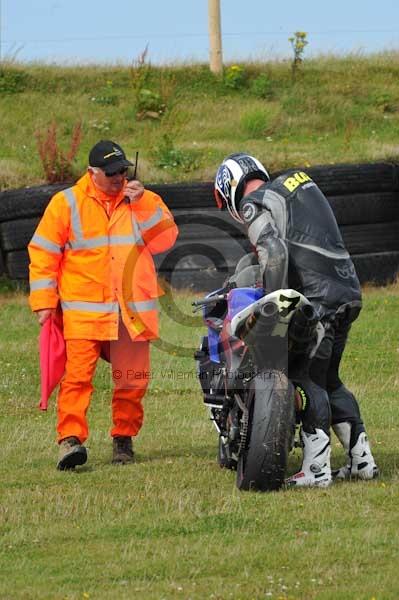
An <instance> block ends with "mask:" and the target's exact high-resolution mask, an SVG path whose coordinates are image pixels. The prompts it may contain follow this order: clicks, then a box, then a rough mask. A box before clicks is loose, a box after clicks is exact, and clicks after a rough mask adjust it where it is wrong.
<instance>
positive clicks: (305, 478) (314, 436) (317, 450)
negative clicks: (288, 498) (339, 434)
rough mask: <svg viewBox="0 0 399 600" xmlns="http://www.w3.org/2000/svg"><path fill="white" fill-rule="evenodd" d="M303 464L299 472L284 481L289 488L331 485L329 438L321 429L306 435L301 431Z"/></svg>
mask: <svg viewBox="0 0 399 600" xmlns="http://www.w3.org/2000/svg"><path fill="white" fill-rule="evenodd" d="M301 442H302V446H303V462H302V467H301V470H300V471H299V472H298V473H296V474H295V475H292V476H291V477H289V478H288V479H286V480H285V483H286V485H287V486H289V487H293V486H295V487H300V486H308V487H328V486H329V485H330V484H331V483H332V478H331V467H330V455H331V445H330V438H329V436H328V435H327V434H326V433H325V432H324V431H323V430H322V429H315V432H314V433H306V431H304V430H303V429H301Z"/></svg>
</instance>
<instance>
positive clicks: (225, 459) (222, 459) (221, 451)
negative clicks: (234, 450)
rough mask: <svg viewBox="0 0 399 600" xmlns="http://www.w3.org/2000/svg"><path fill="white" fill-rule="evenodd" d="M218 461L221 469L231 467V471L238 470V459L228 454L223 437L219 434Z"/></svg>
mask: <svg viewBox="0 0 399 600" xmlns="http://www.w3.org/2000/svg"><path fill="white" fill-rule="evenodd" d="M218 463H219V467H220V468H221V469H230V470H231V471H236V470H237V461H236V460H234V458H231V457H229V456H228V453H227V452H226V447H225V444H223V441H222V438H221V436H220V435H219V447H218Z"/></svg>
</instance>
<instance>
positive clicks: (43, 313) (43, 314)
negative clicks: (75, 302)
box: [35, 308, 57, 327]
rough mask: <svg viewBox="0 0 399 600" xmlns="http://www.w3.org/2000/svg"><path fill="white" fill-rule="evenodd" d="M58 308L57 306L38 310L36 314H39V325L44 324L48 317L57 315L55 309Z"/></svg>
mask: <svg viewBox="0 0 399 600" xmlns="http://www.w3.org/2000/svg"><path fill="white" fill-rule="evenodd" d="M56 310H57V309H55V308H43V309H42V310H36V311H35V314H36V316H37V319H38V321H39V325H40V327H41V326H42V325H44V323H45V322H46V321H47V319H49V318H50V316H51V315H53V316H54V315H55V311H56Z"/></svg>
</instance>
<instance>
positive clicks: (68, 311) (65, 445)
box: [29, 140, 178, 470]
mask: <svg viewBox="0 0 399 600" xmlns="http://www.w3.org/2000/svg"><path fill="white" fill-rule="evenodd" d="M89 165H90V166H89V168H88V172H87V173H86V174H85V175H84V176H83V177H82V178H81V179H79V181H78V182H77V183H76V185H74V186H73V187H71V188H68V189H66V190H63V191H62V192H59V193H57V194H56V195H55V196H53V198H52V199H51V201H50V203H49V205H48V206H47V209H46V211H45V213H44V215H43V217H42V219H41V221H40V223H39V225H38V227H37V229H36V231H35V234H34V236H33V238H32V240H31V242H30V244H29V255H30V306H31V308H32V310H33V311H35V312H36V313H37V315H38V318H39V322H40V323H41V324H43V322H44V321H45V320H46V319H47V318H52V316H53V314H54V313H55V311H56V309H57V307H58V309H59V307H61V309H62V314H63V326H64V338H65V343H66V353H67V361H66V370H65V375H64V377H63V379H62V381H61V385H60V391H59V395H58V423H57V432H58V442H59V444H60V456H59V460H58V464H57V466H58V468H59V469H61V470H65V469H70V468H74V467H75V466H77V465H80V464H84V463H85V462H86V460H87V452H86V448H85V447H84V445H83V443H84V441H85V440H86V439H87V436H88V426H87V419H86V412H87V409H88V407H89V404H90V398H91V394H92V391H93V385H92V379H93V376H94V371H95V367H96V363H97V360H98V358H99V357H100V355H101V354H104V353H105V354H108V358H109V360H110V362H111V364H112V371H113V378H114V391H113V397H112V418H113V428H112V430H111V436H112V438H113V462H117V463H126V462H130V461H132V460H133V447H132V437H133V436H136V435H137V433H138V432H139V430H140V428H141V425H142V422H143V407H142V398H143V396H144V394H145V391H146V388H147V385H148V379H149V369H150V364H149V341H150V340H153V339H156V338H157V337H158V310H157V298H158V296H160V295H161V294H162V290H161V289H160V288H159V286H158V284H157V276H156V271H155V267H154V262H153V259H152V255H153V254H157V253H159V252H164V251H165V250H167V249H169V248H170V247H172V246H173V244H174V242H175V240H176V237H177V233H178V231H177V227H176V225H175V223H174V221H173V217H172V215H171V213H170V212H169V210H168V208H167V207H166V205H165V204H164V203H163V201H162V199H161V198H160V197H159V196H157V195H156V194H154V193H153V192H151V191H148V190H145V189H144V188H143V186H142V184H141V183H140V182H138V181H130V182H128V181H127V179H126V174H127V169H128V167H129V166H130V165H132V163H130V162H129V161H128V160H127V159H126V155H125V153H124V151H123V150H122V148H121V147H120V146H119V145H118V144H116V143H115V142H112V141H108V140H105V141H101V142H98V144H96V145H95V146H94V147H93V149H92V150H91V152H90V155H89Z"/></svg>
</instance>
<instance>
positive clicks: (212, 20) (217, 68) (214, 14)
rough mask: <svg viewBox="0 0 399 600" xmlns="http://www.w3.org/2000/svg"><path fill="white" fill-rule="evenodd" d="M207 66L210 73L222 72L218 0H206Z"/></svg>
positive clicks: (219, 73) (218, 73)
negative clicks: (207, 30) (207, 27)
mask: <svg viewBox="0 0 399 600" xmlns="http://www.w3.org/2000/svg"><path fill="white" fill-rule="evenodd" d="M208 26H209V66H210V69H211V71H212V73H215V74H216V75H221V74H222V72H223V57H222V31H221V26H220V0H208Z"/></svg>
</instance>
